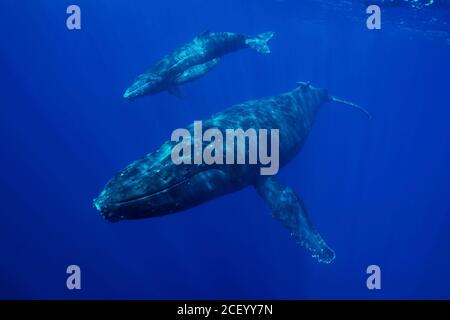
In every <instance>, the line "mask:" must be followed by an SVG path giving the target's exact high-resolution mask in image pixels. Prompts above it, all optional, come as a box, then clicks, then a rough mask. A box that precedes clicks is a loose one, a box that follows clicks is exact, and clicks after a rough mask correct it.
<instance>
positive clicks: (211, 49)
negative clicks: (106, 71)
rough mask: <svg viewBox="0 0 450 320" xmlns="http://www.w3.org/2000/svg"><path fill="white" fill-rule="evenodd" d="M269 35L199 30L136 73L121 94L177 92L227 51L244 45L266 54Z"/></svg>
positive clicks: (229, 51)
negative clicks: (154, 62)
mask: <svg viewBox="0 0 450 320" xmlns="http://www.w3.org/2000/svg"><path fill="white" fill-rule="evenodd" d="M273 35H274V33H273V32H266V33H262V34H260V35H258V36H256V37H255V36H248V35H244V34H237V33H231V32H208V31H206V32H203V33H201V34H200V35H198V36H197V37H195V38H194V39H193V40H192V41H191V42H189V43H187V44H185V45H184V46H182V47H181V48H178V49H176V50H175V51H174V52H172V53H170V54H168V55H167V56H165V57H164V58H163V59H161V60H160V61H159V62H157V63H156V64H155V65H154V66H153V67H152V68H150V69H149V70H148V71H146V72H144V73H143V74H141V75H139V76H138V77H137V79H136V80H135V81H134V83H133V84H132V85H131V86H130V87H129V88H128V89H127V90H126V91H125V94H124V95H123V96H124V98H127V99H130V100H132V99H135V98H137V97H141V96H144V95H151V94H155V93H158V92H162V91H165V90H168V91H169V92H171V93H173V94H174V95H179V91H178V86H179V85H182V84H185V83H187V82H190V81H193V80H196V79H198V78H200V77H202V76H203V75H205V74H206V73H207V72H209V71H210V70H211V69H212V68H214V67H215V66H216V65H217V64H218V63H219V61H220V57H222V56H223V55H225V54H227V53H231V52H233V51H237V50H240V49H244V48H254V49H255V50H257V51H258V52H261V53H269V52H270V49H269V47H268V46H267V41H269V40H270V39H271V38H272V36H273Z"/></svg>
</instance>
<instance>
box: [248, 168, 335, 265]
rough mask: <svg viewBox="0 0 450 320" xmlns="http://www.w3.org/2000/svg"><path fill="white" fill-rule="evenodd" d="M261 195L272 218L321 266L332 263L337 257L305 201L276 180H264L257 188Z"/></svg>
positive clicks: (259, 181) (264, 178)
mask: <svg viewBox="0 0 450 320" xmlns="http://www.w3.org/2000/svg"><path fill="white" fill-rule="evenodd" d="M255 189H256V191H257V192H258V194H259V195H260V196H261V197H262V198H263V199H264V200H265V201H266V203H267V204H268V205H269V207H270V208H271V209H272V215H273V217H274V218H275V219H277V220H279V221H280V222H281V223H282V224H283V225H284V226H285V227H286V228H287V229H288V230H289V232H290V234H291V236H292V237H293V238H294V239H295V241H296V242H297V243H299V244H300V245H302V246H303V247H305V248H306V249H307V250H308V251H309V252H310V254H311V255H312V256H313V257H314V258H316V259H317V260H318V261H319V262H323V263H331V262H332V261H333V260H334V258H335V254H334V251H333V250H332V249H331V248H330V247H329V246H328V245H327V244H326V243H325V241H324V240H323V239H322V237H321V236H320V234H319V233H318V232H317V231H316V229H315V228H314V226H313V225H312V223H311V221H310V219H309V217H308V213H307V212H306V209H305V206H304V204H303V201H302V200H301V199H300V197H299V196H298V195H297V194H296V193H295V192H294V190H292V189H291V188H290V187H287V186H285V185H282V184H280V183H279V182H278V181H277V180H276V179H275V178H274V177H261V178H260V179H259V180H258V181H257V183H256V184H255Z"/></svg>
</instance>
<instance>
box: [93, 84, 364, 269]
mask: <svg viewBox="0 0 450 320" xmlns="http://www.w3.org/2000/svg"><path fill="white" fill-rule="evenodd" d="M329 101H336V102H342V103H345V104H348V105H350V106H353V107H357V108H360V107H358V106H356V105H353V104H352V103H350V102H346V101H343V100H339V99H337V98H335V97H333V96H330V95H329V94H328V92H327V91H326V90H325V89H319V88H315V87H313V86H311V85H310V84H309V83H304V82H301V83H299V84H298V86H297V87H296V88H295V89H294V90H292V91H290V92H287V93H284V94H281V95H278V96H274V97H269V98H264V99H258V100H251V101H247V102H244V103H241V104H238V105H235V106H233V107H231V108H229V109H226V110H224V111H222V112H219V113H217V114H215V115H213V116H212V117H210V118H209V119H207V120H205V121H203V128H204V130H207V129H208V128H219V129H221V130H223V131H225V130H226V129H230V128H233V129H236V128H241V129H243V130H247V129H250V128H253V129H256V130H258V129H268V130H269V131H270V129H279V161H280V166H283V165H284V164H286V163H287V162H289V161H290V160H291V159H292V158H293V157H294V156H295V155H296V154H297V153H298V152H299V150H300V149H301V147H302V146H303V144H304V142H305V140H306V138H307V136H308V133H309V132H310V129H311V127H312V125H313V122H314V119H315V116H316V114H317V111H318V110H319V106H320V105H322V104H323V103H325V102H329ZM187 129H188V130H189V132H191V133H192V132H193V125H191V126H189V127H188V128H187ZM203 143H204V144H206V143H205V142H203ZM174 145H175V142H173V141H167V142H165V143H164V144H163V145H162V146H161V147H160V148H159V149H158V150H156V151H154V152H152V153H150V154H148V155H147V156H145V157H144V158H142V159H140V160H137V161H135V162H133V163H132V164H130V165H129V166H127V167H126V168H125V169H124V170H122V171H121V172H119V173H118V174H117V175H116V176H115V177H113V178H112V179H111V180H110V181H109V182H108V183H107V185H106V187H105V188H104V190H103V191H102V192H101V193H100V195H99V196H98V198H97V199H95V200H94V205H95V207H96V208H97V209H98V210H99V211H100V212H101V214H102V215H103V217H104V218H105V219H107V220H108V221H112V222H114V221H120V220H126V219H142V218H150V217H157V216H162V215H167V214H173V213H176V212H180V211H182V210H186V209H188V208H192V207H194V206H197V205H199V204H201V203H204V202H205V201H208V200H210V199H214V198H216V197H218V196H222V195H225V194H227V193H230V192H236V191H239V190H241V189H242V188H245V187H248V186H253V187H255V189H256V190H257V192H258V193H259V194H260V195H261V197H262V198H263V199H264V200H265V201H266V202H267V204H268V205H269V207H270V208H271V209H272V214H273V216H274V217H275V218H276V219H277V220H279V221H281V222H282V223H283V225H285V226H286V227H287V228H288V230H289V232H290V234H291V235H292V236H293V237H294V239H295V240H296V241H297V242H298V243H300V244H301V245H303V246H304V247H305V248H306V249H307V250H308V251H309V252H310V253H311V255H312V256H313V257H316V258H317V259H318V260H319V261H321V262H325V263H329V262H331V261H332V260H333V259H334V257H335V254H334V252H333V250H332V249H330V248H329V247H328V245H327V244H326V243H325V241H324V240H323V239H322V237H321V236H320V235H319V233H318V232H317V231H316V230H315V228H314V227H313V225H312V223H311V221H310V219H309V217H308V214H307V211H306V209H305V206H304V204H303V202H302V200H301V198H300V197H299V196H298V195H297V194H296V193H295V191H294V190H293V189H291V188H290V187H288V186H284V185H283V184H281V183H280V182H278V181H277V179H276V177H275V176H262V175H260V171H259V169H260V166H261V165H260V164H239V165H238V164H234V165H226V164H213V165H207V164H204V163H203V164H198V165H196V164H178V165H176V164H174V163H173V161H172V158H171V150H172V148H173V147H174ZM246 152H247V154H248V149H247V150H246ZM224 163H225V162H224Z"/></svg>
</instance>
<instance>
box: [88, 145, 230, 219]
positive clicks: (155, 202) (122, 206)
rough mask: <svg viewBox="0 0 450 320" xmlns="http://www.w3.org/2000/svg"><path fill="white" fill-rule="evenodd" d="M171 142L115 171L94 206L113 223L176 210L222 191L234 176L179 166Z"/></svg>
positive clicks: (200, 167)
mask: <svg viewBox="0 0 450 320" xmlns="http://www.w3.org/2000/svg"><path fill="white" fill-rule="evenodd" d="M171 146H172V144H171V143H170V142H167V143H165V144H163V145H162V146H161V148H160V149H158V150H157V151H155V152H153V153H150V154H149V155H147V156H146V157H144V158H142V159H140V160H137V161H135V162H133V163H132V164H130V165H129V166H127V167H126V168H125V169H124V170H122V171H121V172H119V173H118V174H116V175H115V176H114V177H113V178H112V179H111V180H110V181H109V182H108V183H107V184H106V186H105V188H104V189H103V191H101V193H100V195H99V196H98V197H97V198H96V199H94V207H95V208H96V209H97V210H99V211H100V212H101V215H102V216H103V218H105V219H106V220H108V221H110V222H116V221H121V220H135V219H143V218H151V217H157V216H162V215H167V214H171V213H176V212H179V211H182V210H185V209H188V208H190V207H193V206H195V205H198V204H200V203H202V202H204V201H206V200H208V199H211V198H214V197H216V196H218V195H220V194H223V193H226V192H231V190H229V189H228V188H227V186H228V185H231V184H232V183H231V180H232V179H233V178H232V177H230V176H229V175H227V174H226V173H225V172H224V171H223V170H219V169H217V168H213V167H211V166H201V165H194V164H192V165H188V164H186V165H184V164H180V165H176V164H174V163H173V162H172V159H171V155H170V153H171V149H172V147H171Z"/></svg>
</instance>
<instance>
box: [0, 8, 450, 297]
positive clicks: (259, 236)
mask: <svg viewBox="0 0 450 320" xmlns="http://www.w3.org/2000/svg"><path fill="white" fill-rule="evenodd" d="M375 2H380V1H375ZM381 2H382V1H381ZM400 2H403V3H402V5H400V4H399V5H398V6H396V5H386V6H384V5H381V13H382V15H381V18H382V27H381V30H369V29H368V28H367V27H366V19H367V17H368V14H367V13H366V7H367V5H368V4H367V2H366V1H297V0H284V1H282V0H278V1H275V0H227V1H224V0H223V1H207V0H189V1H186V0H183V1H181V0H171V1H156V0H151V1H144V0H136V1H125V0H114V1H111V0H96V1H88V0H76V1H65V0H61V1H54V0H23V1H16V0H3V1H2V2H1V4H0V36H1V39H2V41H1V42H0V74H1V86H0V146H1V153H0V168H1V175H0V197H1V209H0V214H1V221H0V298H3V299H10V298H19V299H22V298H27V299H29V298H31V299H47V298H58V299H99V298H102V299H110V298H111V299H121V298H125V299H131V298H139V299H350V298H352V299H422V298H424V299H430V298H435V299H443V298H446V299H449V298H450V277H449V273H448V271H449V270H450V249H449V248H450V233H449V230H450V125H449V122H450V59H449V58H450V41H449V38H450V36H449V31H450V27H449V21H450V9H449V7H448V6H445V5H442V6H438V5H437V6H434V5H433V6H417V5H412V4H411V3H409V4H411V5H408V3H406V5H405V1H399V3H400ZM426 2H428V1H426ZM444 2H445V1H444ZM71 4H76V5H78V6H79V7H80V8H81V23H82V27H81V30H68V29H67V28H66V19H67V17H68V14H66V9H67V7H68V6H69V5H71ZM205 30H209V31H230V32H237V33H246V34H251V35H256V34H259V33H262V32H266V31H274V32H275V33H276V34H275V36H274V38H273V39H272V40H270V42H269V46H270V48H271V53H270V54H268V55H261V54H259V53H257V52H256V51H255V50H250V49H249V50H242V51H239V52H236V53H232V54H229V55H227V56H225V57H224V58H223V59H222V61H221V62H220V64H219V65H218V66H217V67H216V68H215V69H214V70H213V71H211V72H210V73H209V74H207V75H206V76H205V77H203V78H201V79H199V80H197V81H195V82H192V83H189V84H186V85H184V86H182V87H181V90H182V91H183V94H184V96H185V97H184V98H183V99H178V98H176V97H174V96H172V95H170V94H168V93H161V94H158V95H154V96H149V97H144V98H141V99H138V100H136V101H133V102H129V101H126V100H125V99H124V98H123V97H122V95H123V93H124V91H125V89H126V88H127V87H128V86H129V85H130V84H131V82H132V81H133V80H134V79H135V77H136V76H137V75H138V74H139V73H141V72H143V71H144V70H145V69H147V68H148V67H150V66H151V65H152V64H153V63H155V62H156V61H157V60H159V59H160V58H161V57H162V56H164V55H165V54H167V53H169V52H171V51H172V50H173V49H175V48H177V47H179V46H181V45H183V44H184V43H186V42H188V41H190V40H191V39H192V38H194V37H195V36H196V35H198V34H200V33H201V32H203V31H205ZM297 81H311V83H312V84H313V85H314V86H316V87H321V88H327V89H328V90H329V91H330V93H332V94H334V95H336V96H338V97H340V98H343V99H346V100H349V101H352V102H355V103H357V104H359V105H361V106H364V107H365V108H366V109H367V110H369V112H370V113H371V114H372V116H373V118H372V119H371V120H368V119H367V118H365V117H364V116H362V115H361V113H358V112H355V111H354V110H352V109H349V108H345V107H342V106H341V105H338V104H334V103H329V104H325V105H324V106H322V108H321V110H320V112H319V115H318V117H317V119H316V122H315V125H314V127H313V129H312V131H311V134H310V136H309V138H308V140H307V142H306V144H305V146H304V147H303V149H302V150H301V152H300V153H299V154H298V156H297V157H296V158H295V159H294V160H293V161H291V162H290V163H289V164H288V165H286V166H285V167H284V168H282V169H281V171H280V173H279V179H280V181H282V182H283V183H285V184H286V185H288V186H290V187H292V188H293V189H295V190H296V192H298V194H299V195H301V196H302V198H303V200H304V202H305V204H306V206H307V208H308V210H309V214H310V216H311V219H312V221H313V222H314V224H315V225H316V227H317V230H318V231H319V232H320V233H321V235H322V236H323V237H324V238H325V239H326V241H327V243H328V244H329V245H330V246H331V247H332V248H333V249H334V250H335V252H336V259H335V261H334V262H333V263H331V264H321V263H318V262H317V261H316V260H315V259H312V258H311V257H310V255H309V254H308V253H307V252H306V251H305V250H304V249H303V248H302V247H300V246H298V245H296V244H295V242H294V241H293V240H292V239H291V238H290V236H289V234H288V232H287V231H286V230H285V229H284V227H283V226H282V225H281V224H280V223H279V222H277V221H276V220H274V219H273V218H272V217H271V213H270V210H269V208H268V206H267V205H266V204H265V203H264V202H263V200H262V199H261V198H260V197H259V196H258V194H257V193H256V192H255V190H254V189H253V188H247V189H244V190H242V191H240V192H238V193H234V194H230V195H227V196H224V197H221V198H218V199H215V200H213V201H210V202H207V203H205V204H203V205H200V206H198V207H195V208H193V209H190V210H187V211H185V212H182V213H178V214H174V215H168V216H164V217H160V218H154V219H145V220H138V221H124V222H119V223H109V222H106V221H105V220H103V219H102V217H101V216H100V214H99V212H98V211H97V210H96V209H95V208H94V207H93V204H92V201H93V199H94V198H95V197H97V196H98V194H99V192H100V191H101V190H102V189H103V187H104V185H105V183H106V182H107V181H108V180H109V179H110V178H111V177H112V176H113V175H114V174H116V173H117V172H118V171H119V170H121V169H123V168H124V167H125V166H126V165H128V164H129V163H131V162H132V161H134V160H137V159H139V158H141V157H142V156H144V155H145V154H147V153H149V152H150V151H153V150H155V149H157V148H158V147H159V146H160V145H161V144H162V142H164V141H166V140H168V139H169V138H170V134H171V132H172V130H174V129H175V128H180V127H184V126H186V125H188V124H190V123H192V121H193V120H200V119H204V118H207V117H209V115H211V114H213V113H215V112H218V111H221V110H223V109H224V108H226V107H229V106H231V105H233V104H236V103H239V102H243V101H246V100H249V99H255V98H260V97H265V96H271V95H277V94H280V93H282V92H286V91H289V90H292V89H293V88H294V87H295V83H296V82H297ZM69 265H78V266H79V267H80V268H81V290H68V289H67V287H66V279H67V277H68V274H67V273H66V268H67V267H68V266H69ZM369 265H378V266H379V267H380V270H381V289H380V290H369V289H368V288H367V286H366V280H367V278H368V276H369V275H368V274H367V273H366V269H367V267H368V266H369Z"/></svg>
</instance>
